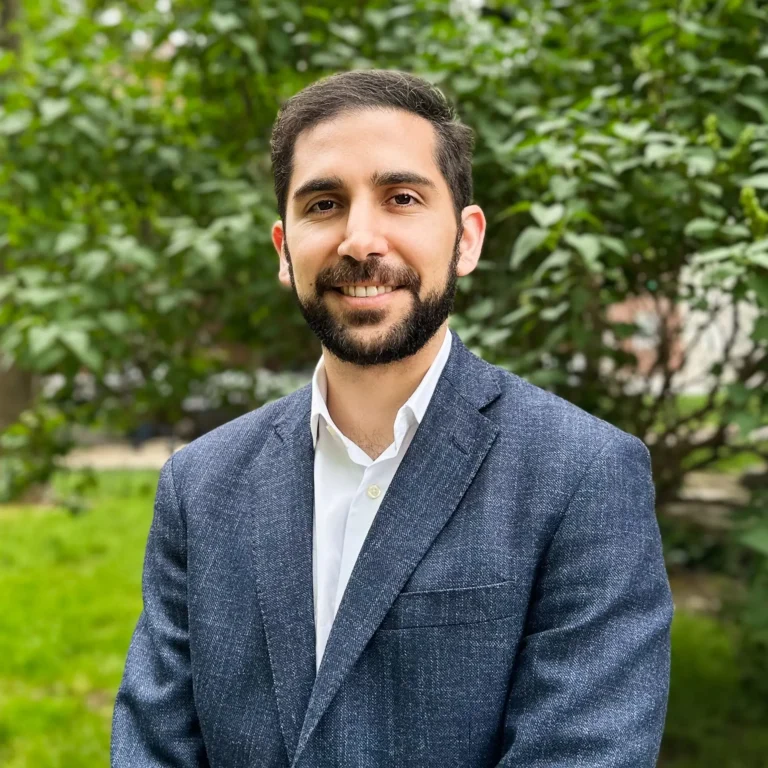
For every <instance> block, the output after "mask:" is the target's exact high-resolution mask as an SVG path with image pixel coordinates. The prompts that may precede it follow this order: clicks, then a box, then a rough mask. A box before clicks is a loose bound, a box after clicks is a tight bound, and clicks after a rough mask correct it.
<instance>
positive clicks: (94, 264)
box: [75, 250, 110, 281]
mask: <svg viewBox="0 0 768 768" xmlns="http://www.w3.org/2000/svg"><path fill="white" fill-rule="evenodd" d="M109 259H110V256H109V254H108V253H107V252H106V251H101V250H96V251H88V252H87V253H81V254H78V256H77V268H76V270H75V273H76V274H77V275H78V276H81V277H82V278H83V279H85V280H89V281H90V280H95V279H96V278H97V277H98V276H99V275H100V274H101V273H102V272H103V271H104V269H105V268H106V266H107V264H108V263H109Z"/></svg>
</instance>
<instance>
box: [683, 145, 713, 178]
mask: <svg viewBox="0 0 768 768" xmlns="http://www.w3.org/2000/svg"><path fill="white" fill-rule="evenodd" d="M716 162H717V158H716V157H715V153H714V152H713V151H712V150H711V149H709V148H707V147H692V148H691V149H689V150H688V151H687V152H686V163H687V164H688V173H689V174H690V175H691V176H706V175H707V174H708V173H712V171H713V170H714V168H715V164H716Z"/></svg>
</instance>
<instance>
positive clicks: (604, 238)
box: [600, 235, 629, 256]
mask: <svg viewBox="0 0 768 768" xmlns="http://www.w3.org/2000/svg"><path fill="white" fill-rule="evenodd" d="M600 242H601V243H602V244H603V245H604V246H605V247H606V248H607V249H608V250H609V251H613V252H614V253H615V254H617V255H618V256H629V251H628V250H627V246H626V245H624V241H623V240H619V238H618V237H609V236H608V235H600Z"/></svg>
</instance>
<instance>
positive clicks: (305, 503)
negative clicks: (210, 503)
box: [249, 387, 315, 762]
mask: <svg viewBox="0 0 768 768" xmlns="http://www.w3.org/2000/svg"><path fill="white" fill-rule="evenodd" d="M289 403H290V405H289V407H288V408H287V409H286V410H285V411H284V412H283V416H282V418H281V419H280V420H279V421H277V422H276V423H275V424H274V425H273V426H274V433H273V434H272V435H271V436H270V438H269V439H268V440H267V443H266V444H265V446H264V448H263V449H262V451H261V452H260V453H259V455H258V456H257V457H255V459H254V462H253V464H252V466H251V468H250V471H249V474H250V478H251V483H252V485H251V487H252V494H253V496H252V498H253V502H252V505H253V515H254V518H253V519H254V526H253V529H252V530H253V550H254V558H255V568H256V577H257V592H258V600H259V606H260V609H261V615H262V620H263V623H264V631H265V633H266V639H267V648H268V651H269V661H270V664H271V667H272V678H273V680H274V687H275V695H276V697H277V705H278V711H279V714H280V725H281V728H282V732H283V739H284V740H285V747H286V750H287V752H288V759H289V762H290V761H291V760H292V759H293V755H294V751H295V749H296V744H297V742H298V739H299V733H300V730H301V725H302V722H303V721H304V716H305V713H306V709H307V703H308V702H309V697H310V694H311V692H312V686H313V684H314V682H315V619H314V601H313V588H312V521H313V507H314V449H313V446H312V435H311V432H310V407H311V388H310V387H304V388H302V389H301V390H299V391H298V392H296V393H295V394H294V396H293V397H292V398H291V399H290V400H289Z"/></svg>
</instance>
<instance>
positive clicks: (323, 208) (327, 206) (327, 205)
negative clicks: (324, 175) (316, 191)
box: [309, 200, 336, 213]
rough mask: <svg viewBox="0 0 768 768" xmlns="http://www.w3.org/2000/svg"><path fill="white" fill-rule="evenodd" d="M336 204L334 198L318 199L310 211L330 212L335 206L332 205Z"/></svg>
mask: <svg viewBox="0 0 768 768" xmlns="http://www.w3.org/2000/svg"><path fill="white" fill-rule="evenodd" d="M333 205H336V202H335V201H334V200H318V201H317V202H316V203H315V204H314V205H312V206H311V207H310V209H309V212H310V213H330V212H331V211H332V210H333V208H332V207H331V206H333Z"/></svg>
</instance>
